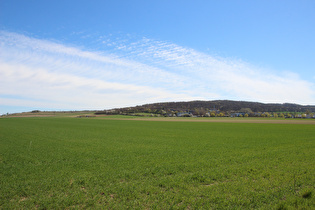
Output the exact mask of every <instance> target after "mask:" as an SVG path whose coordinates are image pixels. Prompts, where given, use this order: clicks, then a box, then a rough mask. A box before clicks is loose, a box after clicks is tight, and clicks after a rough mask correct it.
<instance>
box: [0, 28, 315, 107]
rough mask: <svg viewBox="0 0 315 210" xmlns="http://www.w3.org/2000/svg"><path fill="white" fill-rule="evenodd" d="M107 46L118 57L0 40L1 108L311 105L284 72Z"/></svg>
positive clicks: (305, 91)
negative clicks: (212, 103) (227, 101)
mask: <svg viewBox="0 0 315 210" xmlns="http://www.w3.org/2000/svg"><path fill="white" fill-rule="evenodd" d="M101 41H102V40H100V42H101ZM106 44H111V43H110V42H109V41H107V42H106ZM112 44H113V45H115V46H116V50H117V52H118V53H116V54H110V53H106V52H107V51H102V52H100V51H99V52H92V51H86V50H82V49H79V48H76V47H69V46H66V45H63V44H58V43H54V42H51V41H46V40H38V39H34V38H30V37H26V36H24V35H20V34H16V33H10V32H5V31H2V32H0V47H1V50H0V98H1V100H0V105H6V106H10V105H12V106H28V107H39V106H41V107H43V108H45V107H47V108H58V109H62V108H64V109H104V108H113V107H122V106H129V105H138V104H143V103H152V102H159V101H185V100H196V99H202V100H213V99H234V100H252V101H261V102H280V103H281V102H293V103H302V104H312V103H313V104H314V101H315V96H314V95H315V94H314V89H315V88H314V84H313V83H310V82H306V81H304V80H302V79H300V78H299V76H298V75H296V74H292V73H290V72H287V73H285V74H283V75H279V74H275V73H272V72H270V71H269V72H267V71H264V70H261V69H259V68H257V67H254V66H251V65H249V64H247V63H244V62H242V61H236V60H231V59H227V58H217V57H212V56H210V55H207V54H204V53H200V52H198V51H195V50H193V49H189V48H184V47H181V46H178V45H175V44H172V43H166V42H162V41H154V40H150V39H147V38H144V39H142V40H140V41H137V42H133V43H128V42H127V41H126V40H124V41H123V43H122V44H121V43H112ZM6 96H10V97H6Z"/></svg>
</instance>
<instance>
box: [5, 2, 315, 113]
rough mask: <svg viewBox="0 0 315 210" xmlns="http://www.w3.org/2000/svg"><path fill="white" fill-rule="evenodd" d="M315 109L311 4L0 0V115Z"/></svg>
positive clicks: (314, 15) (314, 24) (314, 34)
mask: <svg viewBox="0 0 315 210" xmlns="http://www.w3.org/2000/svg"><path fill="white" fill-rule="evenodd" d="M191 100H237V101H256V102H262V103H297V104H303V105H315V1H313V0H299V1H291V0H277V1H274V0H272V1H270V0H264V1H259V0H258V1H251V0H246V1H245V0H239V1H232V0H223V1H212V0H207V1H206V0H205V1H201V0H194V1H191V0H190V1H188V0H172V1H169V0H168V1H165V0H161V1H150V0H134V1H128V0H116V1H108V0H93V1H87V0H86V1H83V0H76V1H72V0H67V1H64V0H62V1H61V0H54V1H48V0H28V1H25V0H0V114H6V113H16V112H26V111H32V110H41V111H62V110H104V109H111V108H121V107H128V106H136V105H142V104H147V103H156V102H170V101H191Z"/></svg>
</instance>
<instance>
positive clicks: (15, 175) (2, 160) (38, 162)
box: [0, 117, 315, 209]
mask: <svg viewBox="0 0 315 210" xmlns="http://www.w3.org/2000/svg"><path fill="white" fill-rule="evenodd" d="M248 122H250V121H248ZM314 154H315V125H314V124H281V123H278V124H274V123H273V124H272V123H235V122H234V123H229V122H207V121H205V122H198V121H193V122H191V121H185V120H182V121H154V120H135V119H129V118H126V119H124V120H123V119H115V118H111V119H107V118H105V117H104V118H97V117H95V118H74V117H72V118H70V117H62V118H61V117H37V118H35V117H33V118H19V117H17V118H0V209H11V208H14V209H28V208H31V209H57V208H68V209H71V208H78V209H82V208H84V209H85V208H105V209H126V208H131V209H286V208H288V209H292V208H293V209H315V198H314V197H315V195H314V194H315V190H314V188H315V155H314Z"/></svg>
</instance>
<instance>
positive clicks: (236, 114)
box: [230, 112, 246, 117]
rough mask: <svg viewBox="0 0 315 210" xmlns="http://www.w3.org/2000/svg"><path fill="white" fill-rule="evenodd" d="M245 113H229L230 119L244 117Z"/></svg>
mask: <svg viewBox="0 0 315 210" xmlns="http://www.w3.org/2000/svg"><path fill="white" fill-rule="evenodd" d="M245 114H246V113H244V112H237V113H231V115H230V117H239V116H241V115H242V116H244V115H245Z"/></svg>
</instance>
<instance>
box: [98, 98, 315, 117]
mask: <svg viewBox="0 0 315 210" xmlns="http://www.w3.org/2000/svg"><path fill="white" fill-rule="evenodd" d="M199 111H202V112H211V111H220V112H225V113H233V112H247V113H250V112H291V113H300V112H303V113H304V112H315V105H307V106H303V105H299V104H290V103H284V104H265V103H258V102H247V101H231V100H215V101H189V102H164V103H153V104H145V105H141V106H135V107H126V108H118V109H112V110H104V111H100V112H97V113H96V114H104V113H107V114H108V113H116V114H123V113H174V112H199Z"/></svg>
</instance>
